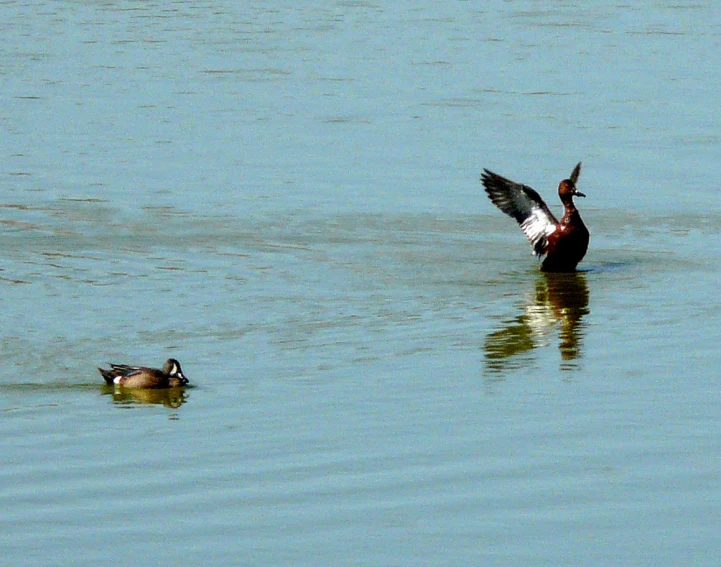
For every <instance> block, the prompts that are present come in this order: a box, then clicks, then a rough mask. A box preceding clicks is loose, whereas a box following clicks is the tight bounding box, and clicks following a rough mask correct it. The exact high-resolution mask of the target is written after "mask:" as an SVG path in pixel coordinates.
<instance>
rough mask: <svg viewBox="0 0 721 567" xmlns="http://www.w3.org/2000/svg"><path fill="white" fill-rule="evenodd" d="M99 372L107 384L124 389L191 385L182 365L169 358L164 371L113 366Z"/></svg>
mask: <svg viewBox="0 0 721 567" xmlns="http://www.w3.org/2000/svg"><path fill="white" fill-rule="evenodd" d="M98 370H99V371H100V374H101V375H102V376H103V378H104V379H105V382H107V383H108V384H115V385H116V386H123V387H124V388H177V387H178V386H187V385H188V384H189V382H188V379H187V378H186V377H185V375H184V374H183V371H182V369H181V368H180V363H179V362H178V361H177V360H175V359H174V358H169V359H168V360H167V361H166V362H165V364H164V365H163V368H162V370H158V369H157V368H147V367H145V366H128V365H126V364H111V365H110V370H104V369H103V368H98Z"/></svg>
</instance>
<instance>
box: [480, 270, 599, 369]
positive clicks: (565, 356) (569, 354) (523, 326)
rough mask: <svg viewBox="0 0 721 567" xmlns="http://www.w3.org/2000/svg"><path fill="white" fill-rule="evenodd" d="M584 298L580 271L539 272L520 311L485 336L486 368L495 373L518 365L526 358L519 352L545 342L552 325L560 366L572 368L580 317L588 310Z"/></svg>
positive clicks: (578, 341) (577, 352) (586, 295)
mask: <svg viewBox="0 0 721 567" xmlns="http://www.w3.org/2000/svg"><path fill="white" fill-rule="evenodd" d="M588 299H589V293H588V286H587V285H586V277H585V276H584V274H582V273H578V272H576V273H543V274H540V276H539V279H538V280H537V282H536V289H535V293H534V294H532V295H530V296H529V298H528V300H527V301H526V302H525V305H523V311H522V313H521V314H520V315H518V316H517V317H515V318H514V319H512V320H510V321H508V322H506V324H505V325H504V326H503V328H501V329H499V330H497V331H494V332H492V333H491V334H489V335H488V336H487V337H486V342H485V345H484V350H485V359H486V368H487V369H488V370H490V371H494V372H499V371H502V370H506V369H510V368H518V367H520V366H522V365H523V364H524V363H525V362H527V361H528V357H523V355H524V354H528V353H530V352H531V351H532V350H533V349H534V348H538V347H540V346H544V345H545V344H548V336H549V334H551V333H552V332H553V331H554V329H556V328H558V329H559V331H558V333H559V344H558V349H559V351H560V353H561V360H562V363H561V368H566V369H569V368H573V367H574V366H575V363H576V361H577V360H578V359H579V358H580V357H581V345H582V339H583V325H582V323H581V319H582V318H583V316H584V315H586V314H587V313H589V309H588Z"/></svg>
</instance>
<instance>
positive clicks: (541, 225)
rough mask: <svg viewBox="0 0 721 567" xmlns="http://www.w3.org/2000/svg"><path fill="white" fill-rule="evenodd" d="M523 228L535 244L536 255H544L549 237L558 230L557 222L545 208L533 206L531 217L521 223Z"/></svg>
mask: <svg viewBox="0 0 721 567" xmlns="http://www.w3.org/2000/svg"><path fill="white" fill-rule="evenodd" d="M521 230H522V231H523V234H525V235H526V238H528V240H530V241H531V243H532V244H533V249H534V252H535V253H536V256H542V255H543V250H544V249H545V248H546V242H547V239H548V237H549V236H551V235H552V234H553V233H554V232H555V231H556V224H555V223H553V222H551V220H550V219H549V218H548V215H547V214H546V212H545V211H544V210H543V209H541V208H539V207H533V208H532V209H531V214H530V215H529V217H528V218H527V219H526V220H524V221H523V222H522V223H521Z"/></svg>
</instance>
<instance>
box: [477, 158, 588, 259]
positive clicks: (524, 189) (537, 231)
mask: <svg viewBox="0 0 721 567" xmlns="http://www.w3.org/2000/svg"><path fill="white" fill-rule="evenodd" d="M580 174H581V163H580V162H579V163H578V165H577V166H576V167H575V168H574V169H573V172H572V173H571V176H570V177H569V178H568V179H564V180H563V181H561V183H560V184H559V185H558V196H559V197H560V199H561V202H562V203H563V206H564V208H565V211H564V214H563V217H562V218H561V221H560V222H559V221H557V220H556V217H554V216H553V214H552V213H551V211H550V210H549V209H548V207H547V206H546V203H544V202H543V199H541V196H540V195H539V194H538V193H536V191H534V190H533V189H531V188H530V187H528V186H527V185H521V184H520V183H516V182H515V181H511V180H510V179H506V178H505V177H501V176H500V175H498V174H496V173H493V172H492V171H489V170H487V169H484V170H483V174H482V175H481V180H482V181H483V186H484V187H485V189H486V193H488V197H489V198H490V199H491V201H492V202H493V204H494V205H496V206H497V207H498V208H499V209H501V210H502V211H503V212H504V213H506V214H507V215H509V216H511V217H513V218H514V219H516V222H518V224H519V225H520V226H521V230H522V231H523V234H525V235H526V238H528V240H530V241H531V245H532V246H533V251H534V252H535V254H536V256H538V257H539V258H540V257H541V256H544V255H545V256H546V258H545V259H544V260H543V263H542V264H541V269H542V270H543V271H544V272H573V271H575V269H576V266H577V265H578V263H579V262H580V261H581V260H582V259H583V257H584V256H585V255H586V250H587V249H588V240H589V234H588V229H587V228H586V225H585V224H583V221H582V220H581V215H580V214H578V210H577V209H576V206H575V205H574V203H573V197H574V196H575V197H585V196H586V195H584V194H583V193H581V192H579V191H578V190H577V189H576V182H577V181H578V176H579V175H580Z"/></svg>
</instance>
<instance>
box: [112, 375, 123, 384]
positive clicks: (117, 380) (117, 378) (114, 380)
mask: <svg viewBox="0 0 721 567" xmlns="http://www.w3.org/2000/svg"><path fill="white" fill-rule="evenodd" d="M122 378H123V377H122V376H116V377H115V378H114V379H113V384H120V380H122Z"/></svg>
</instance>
